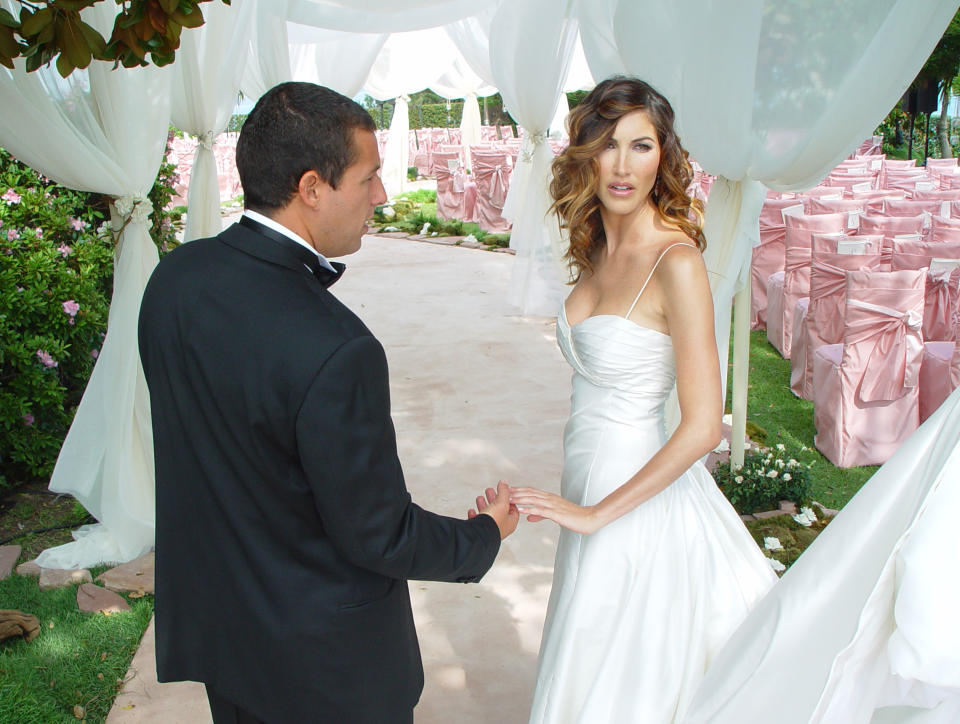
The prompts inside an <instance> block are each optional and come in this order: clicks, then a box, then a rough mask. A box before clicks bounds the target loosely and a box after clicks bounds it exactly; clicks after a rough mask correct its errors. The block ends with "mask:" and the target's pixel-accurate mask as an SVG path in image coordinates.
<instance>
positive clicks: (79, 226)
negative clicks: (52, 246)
mask: <svg viewBox="0 0 960 724" xmlns="http://www.w3.org/2000/svg"><path fill="white" fill-rule="evenodd" d="M67 222H68V223H69V224H70V226H71V227H73V230H74V231H83V230H84V229H86V228H87V227H88V226H90V224H88V223H87V222H86V221H81V220H80V219H75V218H73V217H72V216H70V217H68V218H67Z"/></svg>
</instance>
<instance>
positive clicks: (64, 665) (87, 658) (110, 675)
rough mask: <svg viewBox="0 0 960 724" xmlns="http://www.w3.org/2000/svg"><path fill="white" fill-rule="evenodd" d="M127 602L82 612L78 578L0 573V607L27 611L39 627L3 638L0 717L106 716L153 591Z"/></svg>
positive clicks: (27, 721) (42, 723) (28, 722)
mask: <svg viewBox="0 0 960 724" xmlns="http://www.w3.org/2000/svg"><path fill="white" fill-rule="evenodd" d="M104 570H106V568H98V569H94V570H92V571H91V573H92V574H93V576H94V578H96V576H97V575H99V574H100V573H102V572H103V571H104ZM128 602H129V603H130V606H131V609H132V610H131V611H128V612H125V613H117V614H113V615H110V616H106V615H104V614H100V613H83V612H81V611H80V610H79V609H78V608H77V587H76V586H68V587H66V588H61V589H58V590H54V591H41V590H40V589H39V588H38V586H37V579H36V578H24V577H21V576H18V575H12V576H11V577H10V578H8V579H6V580H4V581H0V608H5V609H15V610H18V611H22V612H24V613H31V614H33V615H34V616H36V617H37V618H38V619H39V620H40V628H41V631H40V634H39V635H38V636H37V637H36V638H35V639H33V641H30V642H26V641H24V640H23V639H20V638H16V639H7V640H5V641H0V722H4V723H6V722H10V724H14V723H16V724H47V723H48V722H57V723H58V724H59V723H61V722H62V723H66V722H74V723H75V722H77V721H79V720H80V719H83V720H84V721H86V722H91V723H92V722H103V721H105V720H106V717H107V713H108V712H109V711H110V707H111V705H112V704H113V700H114V697H115V696H116V694H117V692H118V691H119V690H120V688H121V686H122V682H123V680H124V677H125V676H126V674H127V670H128V669H129V667H130V660H131V659H132V658H133V654H134V653H135V652H136V650H137V647H138V646H139V644H140V638H141V637H142V636H143V632H144V631H145V630H146V628H147V624H148V623H149V622H150V616H151V615H152V614H153V596H144V597H142V598H139V599H135V598H133V599H128ZM77 706H79V707H82V709H83V711H82V712H81V711H80V709H76V710H75V708H74V707H77ZM78 714H79V715H80V716H77V715H78Z"/></svg>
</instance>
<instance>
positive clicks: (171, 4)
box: [160, 0, 180, 15]
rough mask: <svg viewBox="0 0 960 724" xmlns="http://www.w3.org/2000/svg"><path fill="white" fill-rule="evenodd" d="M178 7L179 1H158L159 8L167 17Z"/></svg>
mask: <svg viewBox="0 0 960 724" xmlns="http://www.w3.org/2000/svg"><path fill="white" fill-rule="evenodd" d="M178 5H180V0H160V7H162V8H163V12H165V13H166V14H167V15H170V13H172V12H173V11H174V10H176V9H177V6H178Z"/></svg>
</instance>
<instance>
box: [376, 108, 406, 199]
mask: <svg viewBox="0 0 960 724" xmlns="http://www.w3.org/2000/svg"><path fill="white" fill-rule="evenodd" d="M409 103H410V97H409V96H407V95H400V96H397V98H396V100H395V101H394V106H393V119H392V120H391V121H390V135H389V136H388V137H387V145H386V147H385V148H384V149H383V158H382V159H380V179H381V180H382V181H383V187H384V188H385V189H386V191H387V196H388V197H389V196H396V195H397V194H401V193H403V192H404V190H405V189H406V188H407V167H408V166H409V164H410V143H409V140H408V136H409V134H410V105H409Z"/></svg>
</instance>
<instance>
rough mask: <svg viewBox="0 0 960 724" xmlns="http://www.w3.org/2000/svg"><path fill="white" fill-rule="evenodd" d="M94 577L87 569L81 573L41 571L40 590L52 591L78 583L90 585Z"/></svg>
mask: <svg viewBox="0 0 960 724" xmlns="http://www.w3.org/2000/svg"><path fill="white" fill-rule="evenodd" d="M91 581H93V577H92V576H91V575H90V571H88V570H87V569H86V568H81V569H80V570H79V571H69V570H61V569H59V568H41V569H40V590H41V591H52V590H53V589H54V588H64V587H65V586H73V585H75V584H77V583H90V582H91Z"/></svg>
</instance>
